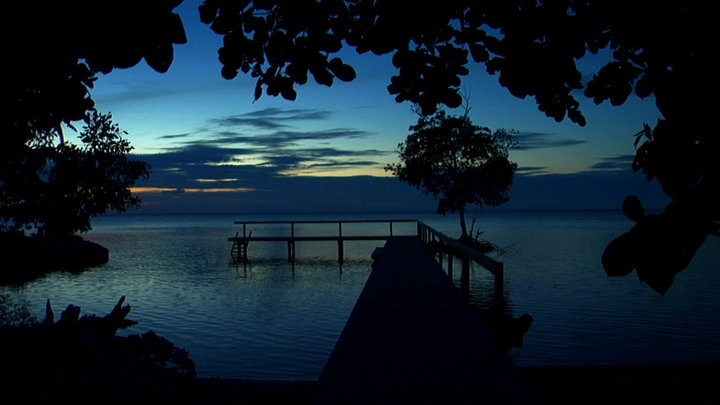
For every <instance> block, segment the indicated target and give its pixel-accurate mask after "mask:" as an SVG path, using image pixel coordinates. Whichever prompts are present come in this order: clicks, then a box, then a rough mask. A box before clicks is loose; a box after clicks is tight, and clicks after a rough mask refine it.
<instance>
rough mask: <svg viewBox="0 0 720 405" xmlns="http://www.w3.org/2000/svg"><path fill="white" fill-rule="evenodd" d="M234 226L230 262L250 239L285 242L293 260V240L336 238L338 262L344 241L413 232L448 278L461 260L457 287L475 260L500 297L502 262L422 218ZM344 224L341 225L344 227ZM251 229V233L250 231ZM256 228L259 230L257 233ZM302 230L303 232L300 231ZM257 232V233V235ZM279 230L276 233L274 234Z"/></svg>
mask: <svg viewBox="0 0 720 405" xmlns="http://www.w3.org/2000/svg"><path fill="white" fill-rule="evenodd" d="M402 223H415V224H416V225H417V226H416V229H415V230H413V231H412V232H411V233H408V231H407V230H406V231H405V232H401V233H398V232H397V229H396V225H397V224H402ZM235 224H236V225H242V235H241V234H240V231H238V232H237V233H236V234H235V236H234V237H230V238H228V241H230V242H233V246H232V248H231V250H230V253H231V256H232V259H233V263H234V264H240V263H247V261H248V246H249V244H250V242H285V243H287V249H288V250H287V252H288V261H289V262H291V263H295V243H296V242H311V241H336V242H337V245H338V262H339V263H342V262H343V261H344V256H345V253H344V252H345V242H346V241H372V240H378V241H386V240H388V239H389V238H391V237H393V236H403V235H404V236H409V235H417V236H418V237H419V238H420V239H422V241H423V242H425V243H426V244H427V245H428V247H429V248H430V249H431V250H432V251H433V252H434V253H435V254H438V255H439V257H438V261H439V262H440V264H441V265H443V262H444V257H443V256H444V255H447V267H446V268H447V273H448V276H450V277H451V278H452V274H453V262H454V258H458V259H459V260H460V262H461V263H462V270H461V276H460V284H461V290H462V291H463V293H465V294H466V296H467V294H469V289H470V262H476V263H478V264H480V265H481V266H482V267H484V268H485V269H486V270H488V271H490V272H491V273H492V274H493V275H494V276H495V296H496V298H501V297H502V296H503V284H504V271H505V270H504V265H503V263H502V262H499V261H497V260H495V259H493V258H491V257H489V256H487V255H486V254H484V253H483V252H481V251H479V250H477V249H474V248H472V247H470V246H468V245H466V244H464V243H461V242H459V241H458V240H457V239H454V238H451V237H449V236H447V235H445V234H444V233H442V232H440V231H438V230H436V229H434V228H432V227H431V226H429V225H427V224H425V223H424V222H422V221H418V220H416V219H375V220H324V221H235ZM350 224H386V225H387V228H385V231H383V232H382V233H375V234H372V233H366V232H363V233H357V232H350V233H348V232H347V227H348V225H350ZM252 225H260V226H263V227H264V226H268V225H280V230H277V229H275V230H273V232H272V234H267V232H268V231H267V230H266V231H265V232H262V230H259V229H254V230H251V229H250V226H252ZM309 225H310V226H317V225H336V229H337V232H327V231H326V232H324V233H323V234H322V235H318V234H315V235H306V234H305V232H307V229H304V228H305V227H306V226H309ZM344 226H345V227H344ZM253 231H255V234H253ZM258 231H260V232H258ZM302 231H305V232H302ZM258 233H259V234H258ZM278 233H279V234H278Z"/></svg>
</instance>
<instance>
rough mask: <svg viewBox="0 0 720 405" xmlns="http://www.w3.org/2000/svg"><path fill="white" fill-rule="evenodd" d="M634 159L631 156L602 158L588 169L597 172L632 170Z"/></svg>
mask: <svg viewBox="0 0 720 405" xmlns="http://www.w3.org/2000/svg"><path fill="white" fill-rule="evenodd" d="M633 159H635V156H633V155H618V156H610V157H604V158H601V159H600V162H598V163H595V164H594V165H592V166H591V167H590V169H591V170H597V171H600V170H602V171H616V170H625V171H627V170H629V169H631V168H632V162H633Z"/></svg>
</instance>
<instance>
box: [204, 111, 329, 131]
mask: <svg viewBox="0 0 720 405" xmlns="http://www.w3.org/2000/svg"><path fill="white" fill-rule="evenodd" d="M331 114H332V113H331V112H330V111H326V110H313V109H281V108H265V109H263V110H258V111H253V112H249V113H245V114H237V115H231V116H226V117H219V118H213V119H211V120H209V121H208V123H209V124H210V125H217V126H220V127H229V128H235V127H242V126H245V127H251V128H256V129H280V128H288V127H291V126H292V125H290V124H291V123H293V122H297V121H321V120H325V119H327V118H329V117H330V115H331Z"/></svg>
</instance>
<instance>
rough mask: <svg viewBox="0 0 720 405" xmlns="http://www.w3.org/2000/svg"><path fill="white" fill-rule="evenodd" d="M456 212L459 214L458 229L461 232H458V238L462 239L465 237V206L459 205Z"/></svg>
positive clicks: (466, 234)
mask: <svg viewBox="0 0 720 405" xmlns="http://www.w3.org/2000/svg"><path fill="white" fill-rule="evenodd" d="M458 213H459V214H460V231H461V232H462V233H461V234H460V239H462V240H464V239H466V238H467V236H468V233H467V224H466V223H465V207H461V208H460V209H459V210H458Z"/></svg>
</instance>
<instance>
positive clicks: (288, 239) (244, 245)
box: [228, 219, 419, 264]
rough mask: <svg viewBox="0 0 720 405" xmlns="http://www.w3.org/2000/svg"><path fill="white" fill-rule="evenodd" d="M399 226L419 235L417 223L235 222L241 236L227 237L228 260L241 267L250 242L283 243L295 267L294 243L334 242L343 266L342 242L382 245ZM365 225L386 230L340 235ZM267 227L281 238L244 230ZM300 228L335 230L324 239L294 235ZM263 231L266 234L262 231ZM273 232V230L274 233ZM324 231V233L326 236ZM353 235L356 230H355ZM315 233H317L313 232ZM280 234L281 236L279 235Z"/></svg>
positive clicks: (405, 220) (397, 221) (411, 220)
mask: <svg viewBox="0 0 720 405" xmlns="http://www.w3.org/2000/svg"><path fill="white" fill-rule="evenodd" d="M403 223H413V225H414V227H413V228H412V230H413V233H417V232H419V231H418V230H417V227H418V225H417V224H418V221H417V220H415V219H374V220H362V219H361V220H325V221H235V224H236V225H242V235H241V234H240V232H239V231H238V232H237V233H235V236H233V237H229V238H228V241H229V242H232V243H233V244H232V247H231V249H230V256H231V257H232V260H233V264H242V263H247V262H248V248H249V245H250V242H285V243H287V251H288V261H289V262H291V263H295V257H296V254H295V244H296V242H332V241H335V242H337V246H338V262H339V263H343V261H344V259H345V242H346V241H386V240H387V239H388V238H390V237H392V236H393V235H394V232H395V231H394V229H395V228H394V226H397V225H398V224H403ZM352 224H358V225H368V224H385V225H387V226H388V228H387V229H386V231H385V232H383V233H382V234H369V235H368V234H347V230H346V232H345V233H343V225H345V226H346V227H347V226H348V225H352ZM250 225H258V226H268V225H281V226H283V227H286V228H285V231H286V232H287V233H286V234H284V235H275V234H273V235H267V234H265V235H262V234H261V235H257V234H256V235H255V236H253V235H252V231H249V229H248V226H250ZM302 225H312V226H317V225H333V226H337V228H335V229H336V232H334V234H330V233H328V234H325V235H304V236H300V235H298V234H297V233H296V231H297V229H296V228H297V227H298V226H302ZM266 231H267V230H266ZM275 231H277V230H275ZM327 231H328V229H325V232H327ZM355 231H356V232H357V229H356V230H355ZM316 232H317V231H316ZM281 233H282V232H281Z"/></svg>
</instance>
